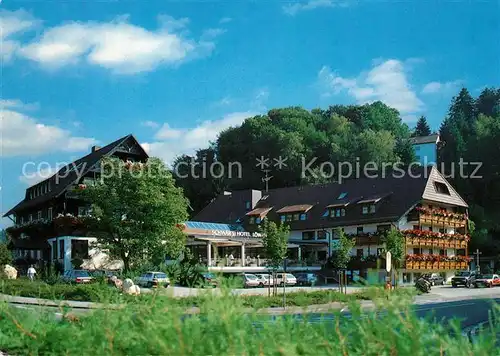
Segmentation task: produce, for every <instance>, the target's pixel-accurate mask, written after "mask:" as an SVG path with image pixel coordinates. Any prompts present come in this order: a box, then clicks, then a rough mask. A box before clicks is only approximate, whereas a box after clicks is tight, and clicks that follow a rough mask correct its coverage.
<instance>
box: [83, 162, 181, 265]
mask: <svg viewBox="0 0 500 356" xmlns="http://www.w3.org/2000/svg"><path fill="white" fill-rule="evenodd" d="M101 168H102V169H101V178H100V180H99V181H98V182H97V183H96V184H95V185H91V186H89V187H87V188H86V189H84V190H83V192H82V197H83V198H84V199H86V200H87V201H88V202H89V203H91V205H92V210H91V211H92V213H91V217H90V218H89V219H88V226H89V229H90V231H91V232H92V234H93V235H94V236H95V237H96V238H97V243H98V244H99V246H100V247H101V248H103V249H107V250H108V251H109V253H110V255H111V256H112V257H117V258H120V259H122V260H123V263H124V269H125V271H128V270H130V266H131V264H132V263H136V262H137V263H140V262H141V261H143V260H144V259H148V260H150V259H151V258H152V257H154V256H155V255H157V254H158V253H159V251H162V254H163V255H165V254H168V255H170V256H173V257H176V256H178V255H179V254H180V252H181V251H182V250H183V248H184V244H185V235H184V233H183V232H182V231H181V230H180V229H179V228H178V227H177V224H179V223H183V222H184V221H186V220H187V217H188V214H187V204H188V203H187V200H186V198H185V197H184V195H183V193H182V190H181V189H180V188H178V187H176V186H175V182H174V179H173V178H172V174H171V172H170V171H169V170H168V169H167V168H166V167H165V165H164V163H163V162H162V161H161V160H160V159H158V158H150V159H149V160H148V162H147V163H144V164H143V163H130V162H127V163H125V162H123V161H122V160H119V159H114V158H107V159H104V160H103V161H102V162H101Z"/></svg>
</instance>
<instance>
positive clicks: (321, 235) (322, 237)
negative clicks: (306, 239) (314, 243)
mask: <svg viewBox="0 0 500 356" xmlns="http://www.w3.org/2000/svg"><path fill="white" fill-rule="evenodd" d="M327 234H328V232H327V231H324V230H320V231H318V240H326V236H327Z"/></svg>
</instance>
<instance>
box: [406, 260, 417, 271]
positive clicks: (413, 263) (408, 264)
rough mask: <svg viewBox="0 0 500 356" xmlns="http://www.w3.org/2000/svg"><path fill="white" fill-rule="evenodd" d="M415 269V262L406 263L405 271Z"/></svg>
mask: <svg viewBox="0 0 500 356" xmlns="http://www.w3.org/2000/svg"><path fill="white" fill-rule="evenodd" d="M414 268H415V262H413V261H412V262H406V269H414Z"/></svg>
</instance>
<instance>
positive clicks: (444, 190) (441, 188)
mask: <svg viewBox="0 0 500 356" xmlns="http://www.w3.org/2000/svg"><path fill="white" fill-rule="evenodd" d="M434 188H435V189H436V193H439V194H445V195H450V190H449V189H448V186H447V185H446V184H444V183H441V182H434Z"/></svg>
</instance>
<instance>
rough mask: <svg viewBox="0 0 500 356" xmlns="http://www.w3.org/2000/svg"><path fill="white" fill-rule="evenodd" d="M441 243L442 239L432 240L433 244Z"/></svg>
mask: <svg viewBox="0 0 500 356" xmlns="http://www.w3.org/2000/svg"><path fill="white" fill-rule="evenodd" d="M440 243H441V239H434V240H432V245H433V246H439V244H440Z"/></svg>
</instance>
